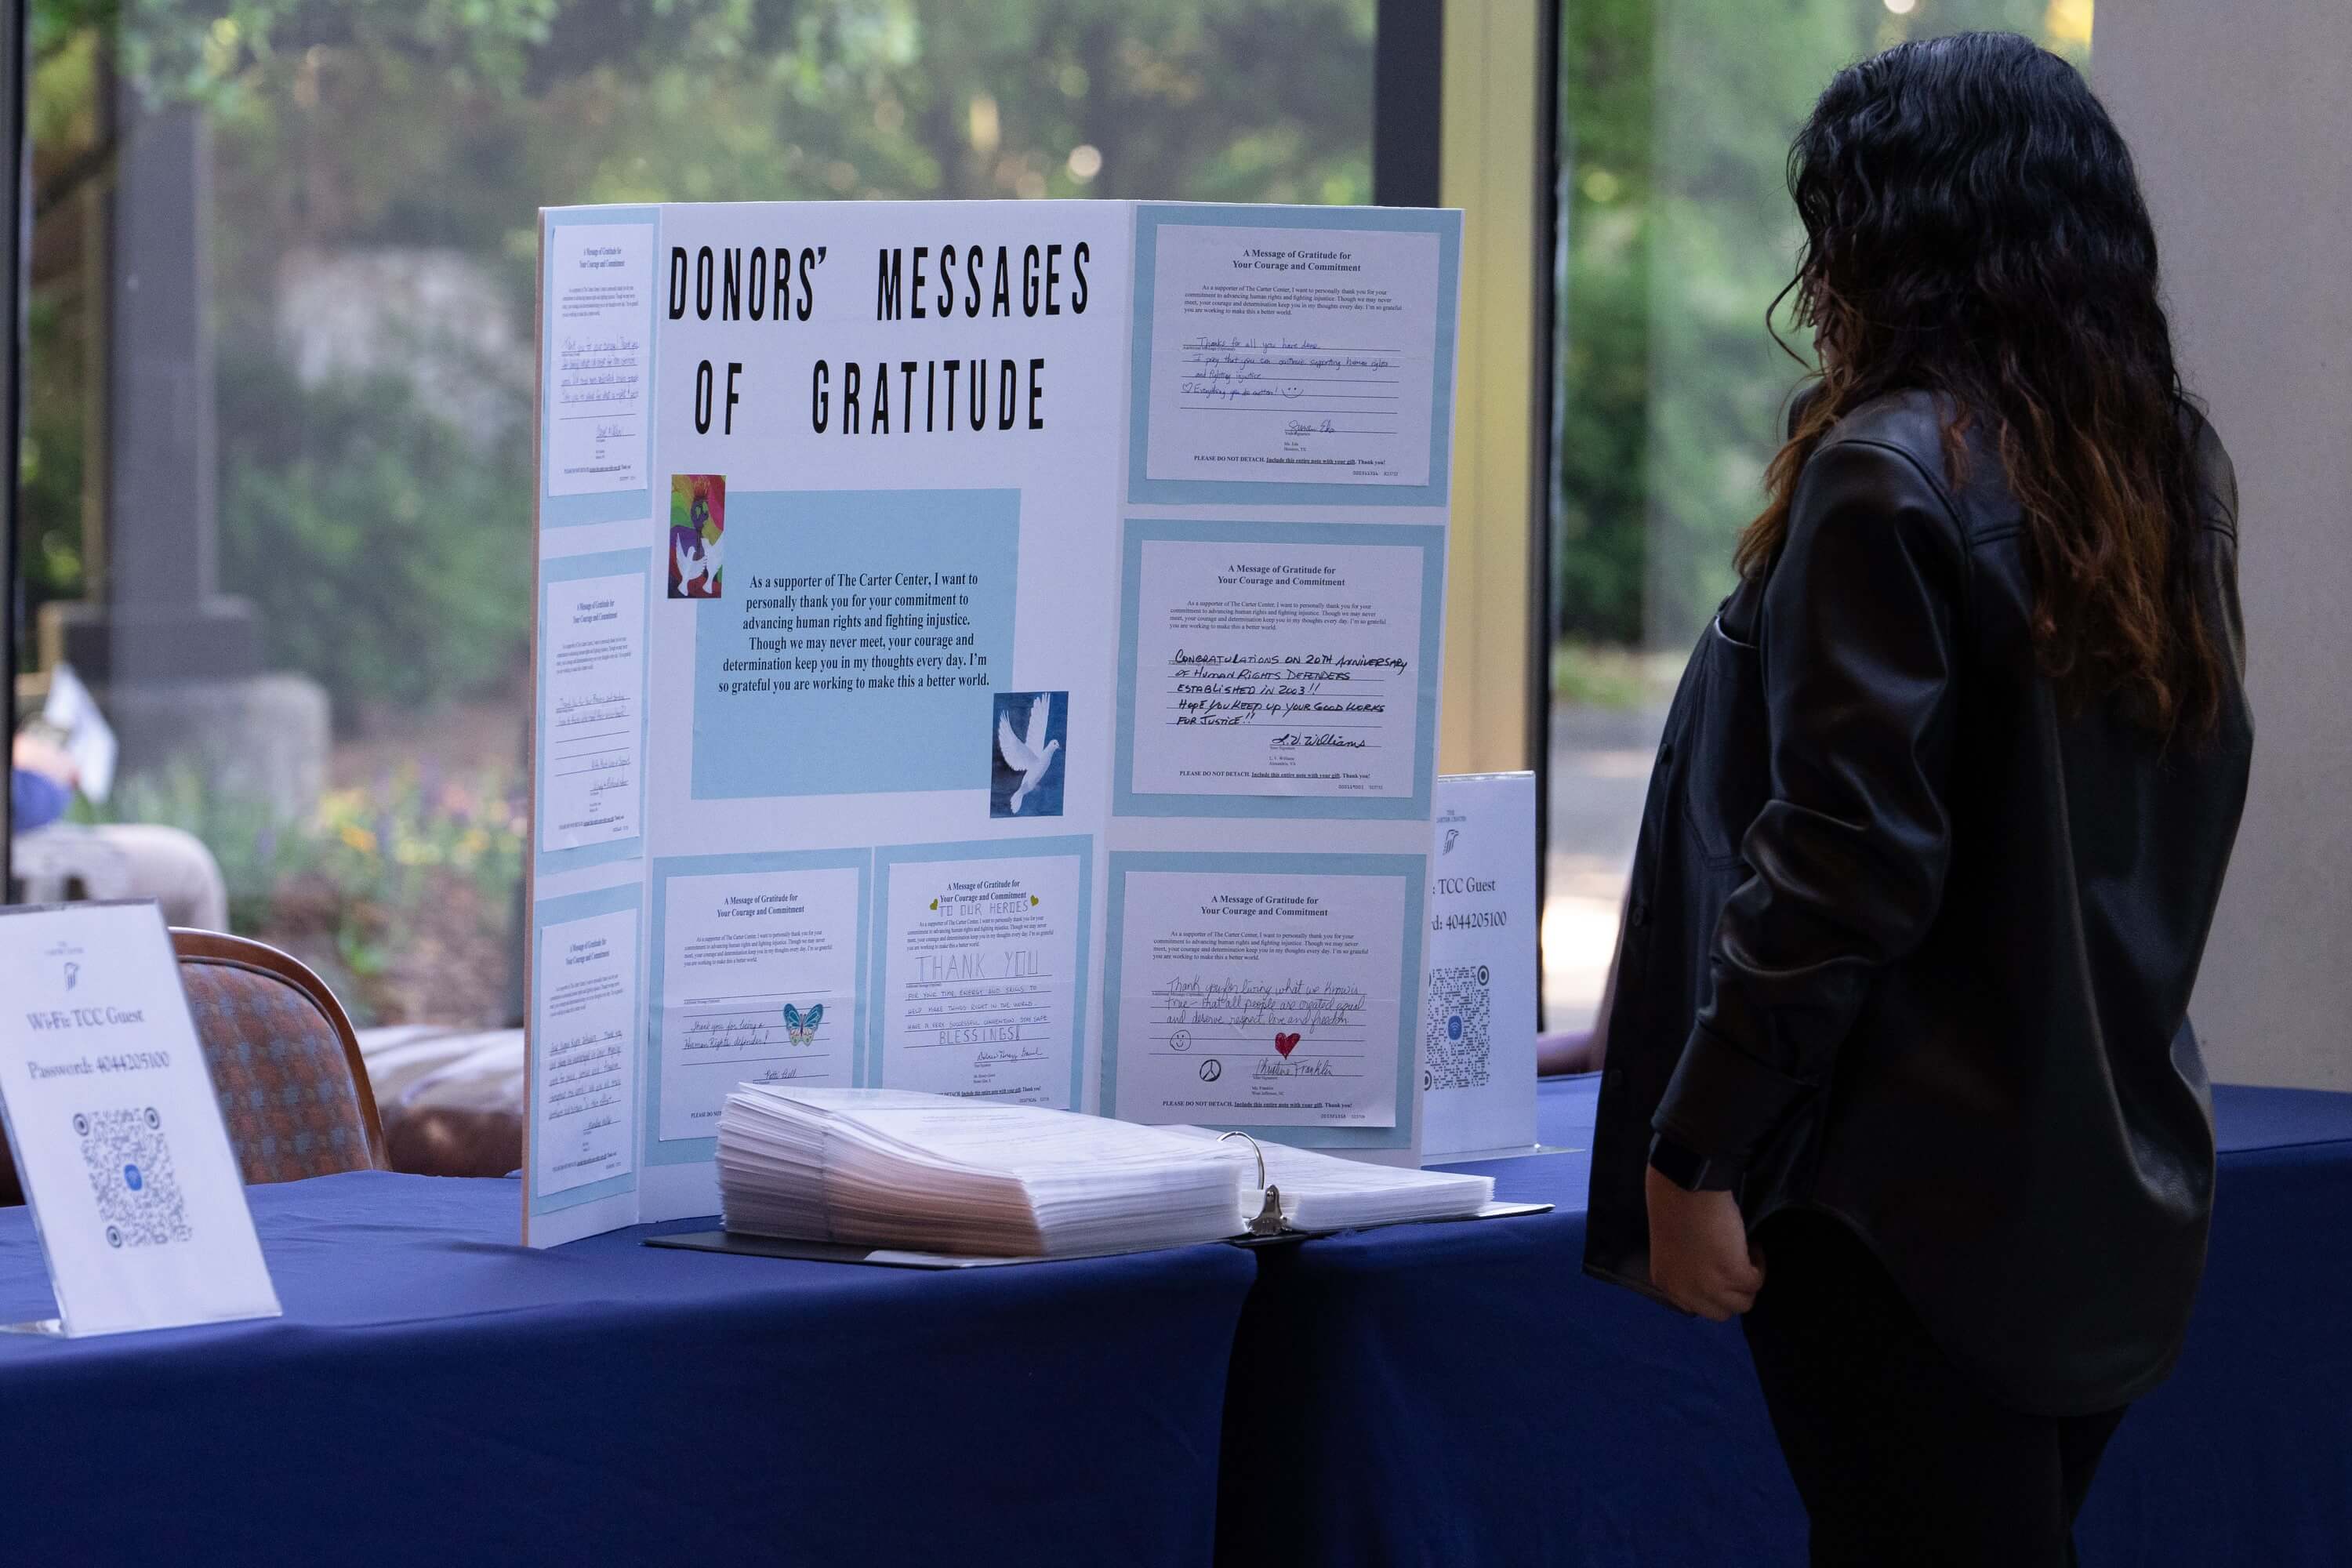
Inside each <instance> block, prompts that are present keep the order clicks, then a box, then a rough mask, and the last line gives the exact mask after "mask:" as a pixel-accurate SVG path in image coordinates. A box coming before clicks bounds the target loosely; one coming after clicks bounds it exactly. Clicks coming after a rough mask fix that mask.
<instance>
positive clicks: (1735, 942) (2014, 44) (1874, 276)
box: [1587, 35, 2252, 1568]
mask: <svg viewBox="0 0 2352 1568" xmlns="http://www.w3.org/2000/svg"><path fill="white" fill-rule="evenodd" d="M1790 187H1791V191H1792V194H1793V195H1794V196H1795V198H1796V203H1797V208H1798V211H1799V213H1800V215H1801V217H1802V220H1803V224H1804V228H1805V244H1804V247H1803V250H1802V252H1801V263H1800V267H1799V270H1798V275H1797V279H1796V281H1795V283H1794V284H1793V285H1792V287H1793V288H1795V289H1796V290H1797V293H1798V300H1799V301H1800V307H1799V308H1800V310H1801V313H1802V315H1803V317H1804V318H1805V319H1807V320H1808V321H1810V324H1811V326H1812V328H1813V331H1814V336H1815V342H1816V344H1817V346H1818V348H1819V351H1820V355H1821V361H1822V369H1821V373H1820V376H1819V381H1818V384H1817V385H1815V386H1813V387H1812V388H1811V389H1810V390H1809V392H1808V394H1807V395H1806V396H1805V398H1804V399H1803V400H1802V401H1801V404H1800V405H1799V407H1798V410H1797V412H1796V414H1795V416H1794V417H1793V419H1792V421H1791V429H1790V437H1789V440H1788V443H1787V445H1786V446H1784V447H1782V448H1781V450H1780V455H1779V456H1778V457H1777V458H1775V459H1774V460H1773V463H1772V465H1771V468H1770V469H1769V474H1768V490H1769V498H1770V504H1769V506H1768V507H1767V508H1766V509H1765V510H1764V512H1763V514H1762V515H1761V516H1759V518H1758V519H1757V520H1756V521H1754V522H1753V523H1752V524H1750V525H1749V527H1748V531H1747V532H1746V533H1745V534H1744V535H1743V536H1742V538H1741V540H1740V542H1739V548H1738V563H1739V566H1740V568H1741V573H1742V577H1741V582H1740V585H1739V588H1738V591H1737V592H1736V593H1734V594H1733V595H1731V597H1730V598H1729V599H1727V601H1725V603H1724V605H1723V607H1722V609H1721V611H1720V612H1719V613H1718V615H1717V619H1716V622H1715V624H1714V625H1713V626H1710V627H1709V628H1708V629H1707V631H1706V634H1705V636H1704V637H1702V639H1701V642H1700V646H1699V649H1698V652H1697V654H1696V657H1695V658H1694V659H1693V661H1692V663H1691V666H1690V668H1689V671H1688V673H1687V674H1686V675H1685V678H1684V680H1683V684H1682V689H1681V690H1680V692H1679V693H1678V694H1677V696H1676V698H1675V706H1674V710H1673V712H1672V715H1671V717H1670V718H1669V720H1668V722H1667V726H1666V731H1665V736H1664V742H1663V744H1662V745H1661V746H1660V748H1659V752H1658V761H1657V765H1656V768H1655V771H1654V775H1653V777H1652V780H1651V784H1650V797H1649V804H1648V812H1647V817H1646V820H1645V822H1644V825H1643V833H1642V839H1641V847H1640V848H1639V850H1638V851H1637V853H1636V858H1635V863H1634V869H1633V887H1632V892H1631V896H1630V899H1629V903H1628V910H1627V931H1626V937H1625V942H1624V946H1623V948H1622V952H1621V954H1620V973H1619V976H1618V990H1617V999H1616V1010H1615V1016H1614V1017H1613V1018H1612V1021H1611V1027H1610V1045H1611V1049H1610V1057H1609V1061H1608V1066H1607V1070H1606V1072H1605V1074H1604V1076H1603V1079H1602V1092H1601V1118H1600V1120H1601V1125H1600V1127H1599V1128H1598V1129H1597V1131H1596V1133H1595V1139H1594V1148H1593V1177H1592V1209H1591V1229H1590V1232H1589V1242H1588V1252H1587V1267H1588V1268H1591V1269H1592V1270H1593V1271H1594V1272H1597V1273H1600V1274H1602V1275H1604V1276H1607V1277H1610V1278H1613V1279H1619V1280H1622V1281H1624V1282H1626V1283H1629V1284H1632V1285H1633V1286H1635V1287H1636V1288H1637V1289H1643V1290H1645V1291H1648V1292H1650V1293H1651V1294H1654V1295H1656V1296H1660V1297H1663V1298H1664V1300H1667V1301H1670V1302H1672V1303H1673V1304H1674V1305H1675V1306H1678V1307H1680V1308H1682V1309H1684V1310H1687V1311H1691V1312H1696V1313H1698V1314H1700V1315H1702V1316H1705V1317H1708V1318H1714V1319H1723V1318H1726V1317H1728V1316H1731V1315H1733V1314H1744V1315H1745V1316H1744V1319H1743V1324H1744V1327H1745V1330H1746V1332H1747V1336H1748V1344H1749V1348H1750V1351H1751V1353H1752V1355H1753V1358H1754V1360H1755V1363H1756V1369H1757V1374H1758V1378H1759V1382H1760V1383H1761V1384H1762V1386H1763V1391H1764V1395H1765V1400H1766V1403H1767V1405H1768V1406H1769V1409H1770V1411H1771V1415H1772V1420H1773V1424H1774V1426H1775V1429H1776V1431H1777V1432H1778V1434H1779V1436H1780V1444H1781V1448H1782V1451H1783V1453H1784V1454H1785V1456H1786V1457H1787V1459H1788V1461H1789V1466H1790V1471H1791V1473H1792V1474H1793V1476H1794V1477H1795V1479H1796V1482H1797V1487H1798V1490H1799V1492H1800V1493H1801V1495H1802V1497H1803V1498H1804V1500H1805V1504H1806V1507H1807V1509H1808V1510H1809V1511H1810V1513H1811V1519H1812V1527H1813V1533H1812V1542H1813V1545H1812V1551H1813V1561H1814V1562H1815V1563H1874V1564H1876V1563H1901V1564H1913V1563H2000V1564H2002V1565H2004V1568H2017V1565H2027V1564H2037V1563H2063V1562H2065V1561H2068V1560H2069V1559H2070V1558H2071V1555H2072V1547H2071V1542H2070V1540H2069V1537H2070V1535H2071V1531H2072V1526H2073V1521H2074V1513H2075V1511H2076V1510H2077V1509H2078V1508H2079V1506H2080V1505H2081V1502H2082V1500H2083V1495H2084V1489H2085V1488H2086V1487H2087V1486H2088V1484H2089V1481H2090V1477H2091V1471H2092V1468H2093V1467H2094V1465H2095V1463H2096V1461H2097V1459H2098V1457H2099V1454H2100V1451H2101V1449H2102V1448H2103V1447H2105V1443H2106V1440H2107V1438H2108V1436H2110V1435H2111V1434H2112V1433H2113V1431H2114V1430H2115V1426H2116V1422H2117V1421H2118V1420H2120V1419H2121V1416H2122V1413H2123V1409H2124V1407H2125V1406H2126V1405H2128V1404H2129V1403H2130V1402H2131V1401H2132V1400H2134V1399H2137V1397H2138V1396H2139V1395H2141V1394H2145V1393H2147V1391H2148V1390H2149V1389H2150V1388H2152V1387H2154V1386H2155V1385H2156V1384H2158V1382H2159V1381H2161V1380H2162V1379H2163V1377H2164V1375H2165V1373H2167V1372H2168V1370H2169V1368H2170V1366H2171V1364H2172V1362H2173V1360H2174V1357H2175V1355H2176V1354H2177V1353H2178V1351H2179V1345H2180V1340H2181V1335H2182V1331H2183V1329H2184V1327H2185V1325H2186V1323H2187V1321H2188V1317H2189V1303H2190V1299H2191V1297H2192V1295H2193V1294H2194V1292H2195V1289H2196V1286H2197V1279H2198V1275H2199V1273H2200V1270H2201V1269H2202V1268H2203V1264H2204V1255H2205V1233H2206V1221H2207V1216H2208V1214H2209V1210H2210V1197H2211V1192H2212V1184H2213V1142H2212V1121H2211V1111H2210V1100H2209V1097H2208V1094H2207V1089H2206V1080H2205V1069H2204V1068H2203V1066H2202V1064H2201V1062H2200V1058H2199V1054H2198V1047H2197V1041H2196V1037H2195V1036H2194V1035H2193V1034H2192V1033H2191V1032H2190V1029H2189V1022H2188V1017H2187V1008H2188V1003H2189V992H2190V989H2191V986H2192V984H2193V983H2194V981H2195V978H2196V973H2197V965H2198V962H2199V959H2200V954H2201V952H2202V951H2203V948H2204V944H2205V938H2206V932H2207V931H2208V929H2209V926H2210V921H2211V917H2212V912H2213V905H2214V900H2215V899H2216V896H2217V894H2218V892H2219V889H2220V887H2221V877H2222V872H2223V869H2224V868H2225V867H2226V866H2227V864H2228V861H2229V857H2230V847H2231V840H2232V839H2233V838H2234V837H2235V835H2236V831H2237V824H2238V817H2239V813H2240V810H2241V808H2242V804H2243V801H2244V796H2245V784H2246V765H2247V758H2248V755H2249V753H2250V752H2251V749H2252V720H2251V718H2250V716H2249V714H2248V711H2247V706H2246V699H2245V692H2244V689H2243V685H2242V662H2243V660H2242V635H2241V627H2240V623H2239V616H2238V606H2237V589H2236V569H2235V559H2236V543H2237V542H2236V522H2235V513H2236V483H2235V479H2234V478H2233V477H2232V475H2231V469H2230V466H2229V460H2228V458H2226V457H2225V456H2224V455H2223V453H2222V451H2221V443H2220V441H2219V440H2218V439H2217V438H2216V437H2215V436H2214V434H2213V432H2212V430H2211V428H2210V426H2207V425H2206V424H2205V423H2204V421H2203V420H2202V419H2201V418H2200V416H2198V415H2197V414H2196V413H2195V412H2194V411H2193V410H2192V409H2190V408H2189V405H2188V404H2187V402H2186V401H2185V400H2184V397H2183V395H2182V393H2181V390H2180V385H2179V376H2178V374H2176V371H2175V368H2174V363H2173V355H2172V346H2171V339H2170V334H2169V332H2168V328H2167V324H2166V321H2165V316H2164V312H2163V310H2162V308H2161V306H2160V305H2159V304H2158V283H2157V255H2156V241H2155V236H2154V234H2153V232H2152V230H2151V228H2150V226H2149V223H2148V216H2147V208H2146V206H2145V205H2144V204H2143V202H2142V200H2141V197H2140V193H2139V189H2138V185H2137V179H2136V177H2135V175H2134V174H2133V170H2132V163H2131V158H2130V154H2129V153H2128V152H2127V151H2126V148H2125V146H2124V143H2123V141H2122V139H2121V137H2120V136H2119V135H2118V134H2117V133H2116V128H2115V126H2114V125H2113V123H2112V122H2111V121H2109V120H2108V118H2107V115H2106V112H2105V110H2104V109H2102V108H2101V107H2100V105H2099V103H2098V101H2097V100H2096V99H2095V98H2093V97H2092V95H2091V92H2090V90H2089V89H2088V88H2087V87H2086V86H2085V85H2084V81H2083V79H2082V78H2081V77H2080V76H2078V75H2077V74H2076V73H2075V72H2074V69H2073V68H2070V67H2068V66H2067V65H2066V64H2065V63H2064V62H2063V61H2062V60H2060V59H2058V58H2056V57H2054V56H2053V55H2050V54H2047V53H2045V52H2043V51H2042V50H2041V49H2038V48H2036V47H2033V46H2032V44H2030V43H2028V42H2026V41H2025V40H2023V39H2021V38H2017V37H2004V36H1993V35H1971V36H1967V37H1948V38H1941V39H1937V40H1934V41H1931V42H1923V43H1914V44H1906V45H1903V46H1902V47H1898V48H1895V49H1892V50H1889V51H1888V52H1886V53H1885V54H1883V55H1880V56H1878V57H1876V58H1873V59H1869V60H1866V61H1864V62H1863V63H1862V64H1860V65H1858V66H1854V67H1853V68H1849V69H1847V70H1845V71H1843V72H1842V73H1840V74H1839V76H1838V77H1837V79H1835V80H1834V81H1832V83H1831V84H1830V87H1829V89H1828V90H1827V91H1826V92H1824V93H1823V94H1822V99H1821V101H1820V102H1819V104H1818V105H1816V107H1815V109H1814V110H1813V113H1812V116H1811V120H1810V121H1808V122H1807V124H1806V125H1805V128H1804V130H1803V131H1802V132H1801V133H1800V134H1799V136H1798V138H1797V142H1796V145H1795V148H1794V150H1793V151H1792V153H1791V154H1790Z"/></svg>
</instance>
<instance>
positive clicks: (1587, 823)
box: [1543, 0, 2091, 1029]
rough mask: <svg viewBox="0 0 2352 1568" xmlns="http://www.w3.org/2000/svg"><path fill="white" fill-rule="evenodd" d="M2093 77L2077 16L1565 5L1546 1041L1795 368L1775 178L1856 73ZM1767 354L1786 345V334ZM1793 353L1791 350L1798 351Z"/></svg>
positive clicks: (1957, 3) (2010, 10)
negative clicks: (2016, 68) (1983, 63)
mask: <svg viewBox="0 0 2352 1568" xmlns="http://www.w3.org/2000/svg"><path fill="white" fill-rule="evenodd" d="M1978 27H1981V28H2006V29H2010V30H2012V31H2017V32H2023V33H2026V34H2029V35H2031V36H2033V37H2037V38H2039V39H2040V40H2041V41H2042V43H2044V44H2045V45H2047V46H2048V47H2051V48H2053V49H2056V50H2058V51H2059V52H2060V53H2062V54H2064V55H2066V56H2067V57H2068V58H2072V59H2074V60H2075V61H2076V62H2077V63H2078V64H2081V65H2084V66H2085V67H2087V65H2088V62H2089V54H2090V42H2091V0H2048V3H2046V4H2045V3H2044V0H1794V3H1792V4H1787V5H1776V6H1773V7H1770V8H1769V12H1768V11H1766V10H1762V9H1759V7H1757V6H1755V5H1750V4H1745V3H1742V0H1582V3H1579V4H1574V5H1567V6H1565V7H1563V10H1562V16H1561V23H1560V58H1559V236H1558V243H1557V248H1556V253H1555V269H1556V270H1555V295H1554V297H1555V300H1556V309H1555V320H1554V334H1553V336H1554V353H1555V356H1556V358H1555V364H1556V372H1557V375H1558V378H1559V379H1558V384H1557V395H1556V396H1555V399H1554V415H1553V429H1552V451H1551V503H1550V513H1551V516H1550V529H1551V539H1550V554H1551V573H1552V579H1551V583H1550V591H1551V603H1552V627H1551V632H1552V638H1553V640H1552V648H1551V668H1550V682H1551V702H1552V711H1551V737H1552V739H1551V758H1550V763H1551V768H1552V782H1551V816H1550V834H1549V843H1548V845H1547V846H1546V853H1547V856H1548V860H1547V865H1546V871H1547V880H1546V900H1545V907H1544V916H1543V957H1544V1014H1545V1020H1546V1024H1547V1026H1549V1027H1550V1028H1554V1029H1575V1028H1581V1027H1585V1026H1589V1025H1590V1024H1591V1020H1592V1016H1593V1013H1594V1010H1595V1009H1596V1007H1597V1006H1598V1005H1599V1003H1600V999H1601V987H1602V984H1603V981H1604V979H1605V977H1606V975H1607V973H1608V967H1609V963H1610V959H1611V956H1612V953H1613V952H1614V951H1615V948H1616V942H1617V926H1618V910H1619V906H1620V903H1621V901H1622V898H1623V894H1624V888H1625V878H1626V874H1627V871H1628V869H1629V868H1631V866H1632V864H1633V845H1634V837H1635V835H1636V833H1637V831H1638V829H1639V826H1640V821H1641V813H1642V802H1643V794H1644V791H1645V789H1646V786H1647V784H1648V780H1649V775H1650V762H1651V757H1652V753H1653V752H1654V750H1655V748H1656V745H1657V739H1658V732H1659V730H1660V728H1661V727H1662V725H1663V723H1664V717H1665V704H1666V702H1667V700H1668V699H1669V698H1670V697H1671V696H1672V695H1673V691H1674V686H1675V679H1676V678H1677V677H1678V676H1679V674H1680V672H1681V668H1682V662H1683V658H1684V656H1685V652H1686V651H1687V650H1688V648H1689V647H1690V645H1691V643H1692V641H1693V640H1694V639H1695V638H1696V637H1697V635H1698V632H1699V630H1700V629H1701V628H1702V627H1703V626H1705V625H1706V619H1707V617H1708V616H1710V615H1711V614H1712V613H1713V610H1714V606H1715V605H1716V604H1717V602H1718V601H1719V600H1720V599H1721V598H1722V596H1723V595H1725V594H1727V593H1728V592H1729V591H1730V589H1731V586H1732V580H1733V579H1732V571H1731V545H1732V541H1733V539H1734V538H1735V536H1736V535H1737V534H1738V531H1739V529H1740V528H1741V527H1742V526H1743V525H1744V524H1745V523H1746V522H1747V521H1748V520H1749V519H1750V518H1751V517H1753V516H1754V515H1755V514H1756V512H1757V511H1758V510H1759V509H1760V508H1761V506H1762V504H1763V491H1762V476H1763V471H1764V466H1765V464H1766V462H1767V461H1768V460H1769V458H1770V457H1771V455H1772V452H1773V450H1774V448H1775V447H1776V446H1777V445H1778V439H1777V431H1778V428H1779V420H1780V409H1781V405H1782V402H1783V399H1784V398H1785V397H1786V396H1787V395H1788V394H1789V392H1790V390H1792V388H1793V387H1794V385H1795V384H1796V381H1797V379H1798V375H1799V374H1800V371H1799V367H1798V366H1797V365H1796V364H1795V363H1792V362H1791V361H1790V359H1789V358H1788V357H1787V356H1786V355H1785V354H1784V353H1782V352H1781V351H1780V349H1779V348H1778V347H1776V346H1775V345H1774V344H1773V342H1772V341H1771V339H1770V338H1769V336H1768V335H1767V334H1766V332H1765V330H1764V319H1765V312H1766V310H1768V309H1769V307H1770V304H1771V301H1772V300H1773V298H1774V296H1776V295H1777V294H1778V293H1779V292H1780V288H1781V286H1782V285H1783V284H1784V283H1786V282H1787V280H1788V278H1789V274H1790V271H1791V269H1792V268H1793V263H1794V257H1795V248H1796V244H1797V241H1798V239H1799V238H1800V237H1801V231H1800V230H1799V228H1798V226H1797V224H1796V219H1795V215H1794V212H1793V210H1792V209H1791V207H1790V203H1789V198H1788V194H1787V186H1786V179H1785V175H1786V157H1787V150H1788V145H1789V141H1790V137H1792V136H1793V135H1794V134H1795V132H1796V130H1797V127H1798V125H1799V124H1800V123H1801V122H1802V121H1803V119H1804V116H1805V113H1806V111H1807V110H1809V109H1810V108H1811V103H1812V100H1813V99H1814V97H1815V96H1816V95H1817V94H1818V93H1819V92H1820V91H1821V89H1822V87H1824V86H1825V85H1827V83H1828V81H1829V79H1830V77H1831V75H1832V72H1834V71H1835V70H1836V69H1837V68H1839V67H1840V66H1843V65H1844V64H1846V63H1847V62H1848V61H1851V60H1853V59H1855V58H1860V57H1862V56H1864V55H1867V54H1870V53H1873V52H1875V51H1876V50H1878V49H1881V48H1885V47H1890V46H1892V45H1894V44H1896V43H1899V42H1901V41H1903V40H1904V39H1906V38H1913V37H1929V36H1933V35H1936V34H1941V33H1950V32H1958V31H1961V30H1964V29H1968V28H1978ZM1782 325H1783V328H1784V331H1785V328H1786V323H1785V322H1783V323H1782ZM1789 341H1790V345H1791V346H1792V347H1794V348H1797V349H1799V350H1800V351H1803V350H1804V349H1805V348H1806V347H1807V345H1806V344H1805V343H1804V342H1802V341H1801V335H1796V334H1791V335H1790V338H1789Z"/></svg>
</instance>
